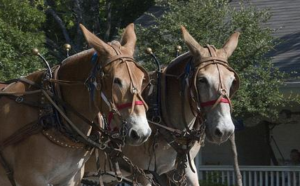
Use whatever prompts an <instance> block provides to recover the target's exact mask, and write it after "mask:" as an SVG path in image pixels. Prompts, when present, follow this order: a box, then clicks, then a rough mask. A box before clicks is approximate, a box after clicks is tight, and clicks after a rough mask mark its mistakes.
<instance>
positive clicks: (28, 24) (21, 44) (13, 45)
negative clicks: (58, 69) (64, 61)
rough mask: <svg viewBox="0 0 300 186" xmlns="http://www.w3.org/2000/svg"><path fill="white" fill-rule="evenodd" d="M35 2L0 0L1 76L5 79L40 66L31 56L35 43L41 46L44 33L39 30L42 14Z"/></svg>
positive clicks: (0, 78) (42, 18)
mask: <svg viewBox="0 0 300 186" xmlns="http://www.w3.org/2000/svg"><path fill="white" fill-rule="evenodd" d="M37 5H38V3H37V2H32V3H29V1H25V0H0V80H8V79H11V78H15V77H19V76H21V75H24V74H27V73H29V72H32V71H34V70H36V69H38V68H41V65H40V64H41V63H40V61H39V59H37V58H36V57H34V56H32V54H31V50H32V48H34V47H39V48H40V49H41V50H42V49H43V44H44V34H43V32H41V31H40V30H39V28H40V27H41V25H42V23H43V21H44V20H45V16H44V14H43V12H41V11H39V10H38V9H37V8H36V6H37Z"/></svg>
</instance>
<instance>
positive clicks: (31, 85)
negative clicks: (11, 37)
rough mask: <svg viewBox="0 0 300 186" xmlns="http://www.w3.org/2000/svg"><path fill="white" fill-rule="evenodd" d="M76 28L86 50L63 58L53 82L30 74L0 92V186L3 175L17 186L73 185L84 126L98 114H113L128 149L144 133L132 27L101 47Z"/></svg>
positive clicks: (82, 154)
mask: <svg viewBox="0 0 300 186" xmlns="http://www.w3.org/2000/svg"><path fill="white" fill-rule="evenodd" d="M81 28H82V31H83V33H84V36H85V38H86V40H87V42H88V44H89V45H90V46H92V47H93V49H90V50H87V51H84V52H81V53H79V54H76V55H74V56H71V57H69V58H67V59H66V60H65V61H64V62H63V63H62V65H61V66H60V67H59V70H55V72H54V74H53V78H46V77H45V74H46V73H45V71H39V72H35V73H32V74H30V75H28V76H26V77H25V78H20V79H19V80H18V81H16V82H14V83H12V84H10V85H9V86H7V87H6V88H4V90H2V91H1V92H0V105H1V107H0V185H1V186H10V185H11V183H10V182H9V179H8V178H7V175H6V174H8V175H9V176H10V178H11V179H13V181H12V182H15V184H16V185H18V186H49V185H54V186H66V185H69V186H74V185H79V184H80V180H81V177H82V176H83V172H82V171H81V170H82V167H83V165H84V162H85V161H86V160H87V159H88V158H89V156H90V153H91V148H90V147H89V146H88V145H87V144H93V143H92V141H91V140H88V139H89V138H88V137H87V136H89V134H90V131H91V126H90V125H87V123H90V124H91V121H93V119H94V118H95V117H96V115H97V114H98V113H99V111H100V112H101V114H102V115H106V116H108V115H110V113H112V114H113V115H114V117H111V121H110V125H111V126H115V127H119V129H121V128H123V126H121V125H120V124H123V125H124V124H126V127H125V129H126V132H127V133H126V134H127V135H126V136H125V137H126V142H127V143H128V144H131V145H139V144H141V143H143V142H145V141H146V140H147V138H148V137H149V136H150V134H151V129H150V127H149V125H148V122H147V119H146V112H145V111H146V107H147V106H146V104H145V103H144V101H143V99H142V97H141V92H142V89H143V80H144V79H147V76H148V75H147V74H146V73H145V71H144V70H143V69H142V68H141V67H139V66H138V65H137V64H136V63H135V62H134V59H133V53H134V48H135V43H136V35H135V32H134V25H133V24H130V25H128V26H127V27H126V29H125V31H124V33H123V36H122V39H121V41H120V43H119V42H117V41H114V42H111V43H108V44H106V43H104V42H103V41H102V40H100V39H99V38H97V37H96V36H95V35H93V34H92V33H90V32H89V31H88V30H87V29H86V28H85V27H83V26H82V25H81ZM56 69H58V67H57V68H56ZM48 76H51V75H50V74H48ZM45 79H46V80H45ZM51 82H52V83H53V84H54V86H53V87H52V88H51ZM49 87H50V88H49ZM51 89H54V93H55V94H53V91H51ZM122 105H123V107H122V108H120V106H122ZM124 105H125V106H124ZM109 107H110V108H109ZM52 108H53V109H52ZM55 111H56V112H58V114H57V115H55V114H53V113H54V112H55ZM110 111H113V112H110ZM55 116H56V117H58V118H60V120H58V119H57V118H56V117H55ZM88 142H91V143H88ZM3 166H4V167H5V168H4V167H3ZM10 171H11V172H12V171H13V173H8V172H10ZM12 176H13V177H12ZM13 184H14V183H13Z"/></svg>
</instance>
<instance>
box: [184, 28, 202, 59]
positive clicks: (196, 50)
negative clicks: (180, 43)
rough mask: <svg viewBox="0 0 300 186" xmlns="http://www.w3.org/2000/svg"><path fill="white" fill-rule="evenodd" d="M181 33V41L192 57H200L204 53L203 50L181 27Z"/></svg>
mask: <svg viewBox="0 0 300 186" xmlns="http://www.w3.org/2000/svg"><path fill="white" fill-rule="evenodd" d="M181 32H182V36H183V40H184V42H185V44H186V45H187V47H188V48H189V50H190V52H191V53H192V54H193V55H194V56H198V57H201V54H203V52H204V50H205V49H204V48H203V47H202V46H201V45H200V44H199V43H198V42H197V41H196V40H195V39H194V38H193V37H192V36H191V35H190V33H189V32H188V31H187V30H186V28H185V27H184V26H181Z"/></svg>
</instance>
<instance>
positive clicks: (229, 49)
mask: <svg viewBox="0 0 300 186" xmlns="http://www.w3.org/2000/svg"><path fill="white" fill-rule="evenodd" d="M239 36H240V33H239V32H235V33H233V34H232V35H231V36H230V38H229V39H228V40H227V42H226V43H225V45H224V46H223V49H224V50H225V52H226V55H227V58H229V57H230V56H231V54H232V53H233V51H234V50H235V49H236V47H237V45H238V41H239Z"/></svg>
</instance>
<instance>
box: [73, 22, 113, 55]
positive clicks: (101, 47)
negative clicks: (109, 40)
mask: <svg viewBox="0 0 300 186" xmlns="http://www.w3.org/2000/svg"><path fill="white" fill-rule="evenodd" d="M79 26H80V28H81V30H82V32H83V35H84V37H85V40H86V41H87V42H88V44H89V45H90V46H91V47H93V48H94V49H95V50H96V51H97V52H98V53H99V54H108V53H109V46H108V45H107V44H106V43H105V42H104V41H102V40H101V39H99V38H98V37H97V36H95V35H94V34H93V33H91V32H90V31H89V30H88V29H87V28H85V26H83V25H82V24H80V25H79Z"/></svg>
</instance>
